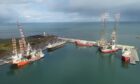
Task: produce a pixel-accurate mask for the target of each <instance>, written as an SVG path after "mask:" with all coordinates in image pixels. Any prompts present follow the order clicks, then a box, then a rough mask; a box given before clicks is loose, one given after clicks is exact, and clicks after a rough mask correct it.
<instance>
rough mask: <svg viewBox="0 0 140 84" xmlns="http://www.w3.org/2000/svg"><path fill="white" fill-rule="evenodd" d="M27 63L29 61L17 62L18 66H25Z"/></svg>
mask: <svg viewBox="0 0 140 84" xmlns="http://www.w3.org/2000/svg"><path fill="white" fill-rule="evenodd" d="M28 63H29V61H21V62H19V63H18V64H17V66H18V67H22V66H25V65H27V64H28Z"/></svg>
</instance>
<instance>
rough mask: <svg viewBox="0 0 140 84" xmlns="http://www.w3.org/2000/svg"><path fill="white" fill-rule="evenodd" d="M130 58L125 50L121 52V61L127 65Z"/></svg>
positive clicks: (128, 52)
mask: <svg viewBox="0 0 140 84" xmlns="http://www.w3.org/2000/svg"><path fill="white" fill-rule="evenodd" d="M130 57H131V51H130V50H129V49H127V48H125V49H123V50H122V61H124V62H127V63H129V62H130Z"/></svg>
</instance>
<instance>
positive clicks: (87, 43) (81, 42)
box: [75, 40, 94, 47]
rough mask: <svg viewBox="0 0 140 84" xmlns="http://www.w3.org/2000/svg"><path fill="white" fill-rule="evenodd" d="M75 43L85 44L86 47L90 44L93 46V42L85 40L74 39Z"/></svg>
mask: <svg viewBox="0 0 140 84" xmlns="http://www.w3.org/2000/svg"><path fill="white" fill-rule="evenodd" d="M75 44H76V45H77V46H86V47H92V46H94V44H93V43H90V42H87V41H83V40H76V41H75Z"/></svg>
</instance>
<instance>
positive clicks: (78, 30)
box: [0, 22, 140, 84]
mask: <svg viewBox="0 0 140 84" xmlns="http://www.w3.org/2000/svg"><path fill="white" fill-rule="evenodd" d="M22 26H23V30H24V33H25V34H26V36H30V35H36V34H43V32H46V33H47V34H54V35H57V36H61V37H68V38H78V39H85V40H91V41H92V40H94V41H97V40H98V39H99V38H100V37H101V30H102V28H103V25H102V24H101V23H94V22H86V23H84V22H82V23H80V22H79V23H74V22H72V23H24V24H22ZM139 27H140V24H139V23H138V22H122V23H120V24H119V26H118V27H117V43H118V44H128V45H133V46H136V47H137V48H138V53H139V55H140V52H139V48H140V39H139V38H136V37H137V36H140V28H139ZM113 28H114V23H108V24H107V27H106V30H105V31H106V38H108V39H109V37H110V34H111V32H112V30H113ZM11 37H19V32H18V28H17V26H16V24H1V25H0V38H11ZM44 53H45V54H46V55H45V58H43V59H41V60H38V61H36V62H33V63H31V64H29V65H27V66H25V67H22V68H20V69H15V68H12V67H11V65H10V64H5V65H1V66H0V84H9V83H11V84H139V83H140V81H139V78H140V64H139V63H137V64H136V65H131V64H126V63H123V62H122V61H121V51H119V52H117V53H113V54H103V53H100V52H99V51H98V49H97V48H96V47H87V48H86V47H78V46H75V45H74V44H71V43H67V44H66V45H65V46H64V47H63V48H60V49H57V50H56V51H53V52H49V53H47V52H44Z"/></svg>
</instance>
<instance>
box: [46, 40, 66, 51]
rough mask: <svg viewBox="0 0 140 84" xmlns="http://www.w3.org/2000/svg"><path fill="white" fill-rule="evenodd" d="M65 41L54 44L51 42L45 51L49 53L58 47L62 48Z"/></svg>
mask: <svg viewBox="0 0 140 84" xmlns="http://www.w3.org/2000/svg"><path fill="white" fill-rule="evenodd" d="M65 43H66V41H63V40H61V41H56V42H53V43H49V44H48V45H47V46H46V48H47V50H48V51H49V52H50V51H53V50H56V49H58V48H60V47H63V46H64V45H65Z"/></svg>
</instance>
